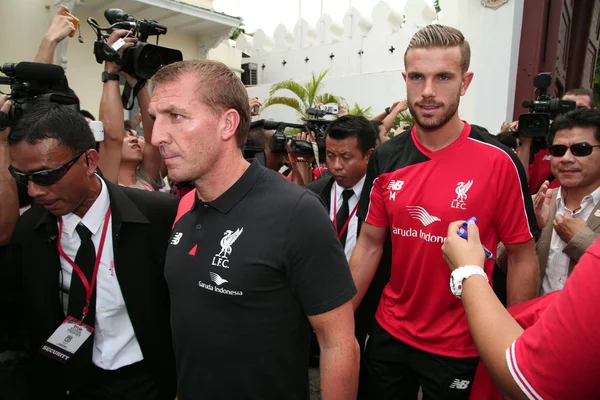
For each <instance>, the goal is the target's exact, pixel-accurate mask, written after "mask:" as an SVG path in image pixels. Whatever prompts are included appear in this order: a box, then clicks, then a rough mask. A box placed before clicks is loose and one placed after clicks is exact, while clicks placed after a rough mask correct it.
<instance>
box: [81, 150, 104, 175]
mask: <svg viewBox="0 0 600 400" xmlns="http://www.w3.org/2000/svg"><path fill="white" fill-rule="evenodd" d="M84 156H85V162H86V164H87V170H86V174H87V175H88V176H92V175H93V174H95V173H96V168H98V161H99V160H100V155H99V154H98V152H97V151H96V150H95V149H90V150H88V151H87V152H86V153H85V155H84Z"/></svg>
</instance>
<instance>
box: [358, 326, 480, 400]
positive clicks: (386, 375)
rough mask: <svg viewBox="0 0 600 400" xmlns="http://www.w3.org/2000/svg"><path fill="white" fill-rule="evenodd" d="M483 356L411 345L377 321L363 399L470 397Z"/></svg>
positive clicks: (366, 363) (369, 346)
mask: <svg viewBox="0 0 600 400" xmlns="http://www.w3.org/2000/svg"><path fill="white" fill-rule="evenodd" d="M478 362H479V358H477V357H475V358H453V357H443V356H438V355H435V354H431V353H427V352H425V351H422V350H419V349H416V348H414V347H412V346H409V345H407V344H405V343H403V342H401V341H399V340H398V339H396V338H395V337H393V336H392V335H390V334H389V333H387V332H386V331H385V329H383V328H382V327H381V326H380V325H379V324H378V323H377V322H375V323H374V325H373V329H372V330H371V335H370V337H369V339H368V341H367V344H366V348H365V356H364V359H363V363H362V367H361V376H360V388H359V399H361V400H372V399H377V400H399V399H410V400H416V399H417V394H418V392H419V387H421V388H422V390H423V400H442V399H457V400H462V399H464V400H468V398H469V394H470V392H471V383H472V382H473V378H474V377H475V371H476V369H477V364H478Z"/></svg>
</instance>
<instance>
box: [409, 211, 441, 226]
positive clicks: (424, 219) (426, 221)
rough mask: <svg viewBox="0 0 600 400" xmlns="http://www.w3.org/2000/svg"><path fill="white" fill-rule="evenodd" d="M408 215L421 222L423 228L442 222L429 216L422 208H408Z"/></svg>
mask: <svg viewBox="0 0 600 400" xmlns="http://www.w3.org/2000/svg"><path fill="white" fill-rule="evenodd" d="M406 208H407V209H408V213H409V214H410V216H411V217H413V218H414V219H418V220H419V221H421V223H422V224H423V226H427V225H431V224H433V223H434V222H436V221H441V220H440V219H439V218H438V217H434V216H433V215H431V214H429V213H428V212H427V210H426V209H424V208H423V207H420V206H406Z"/></svg>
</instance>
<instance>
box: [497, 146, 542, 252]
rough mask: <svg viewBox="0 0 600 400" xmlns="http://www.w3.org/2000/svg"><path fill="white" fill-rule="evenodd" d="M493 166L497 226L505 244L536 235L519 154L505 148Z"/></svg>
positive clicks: (531, 205)
mask: <svg viewBox="0 0 600 400" xmlns="http://www.w3.org/2000/svg"><path fill="white" fill-rule="evenodd" d="M499 151H502V150H499ZM494 170H495V173H496V176H497V181H496V185H497V188H496V190H497V196H496V212H495V213H494V215H495V220H494V229H495V231H496V232H497V233H498V236H499V239H500V241H501V242H502V243H504V244H517V243H524V242H527V241H528V240H530V239H531V238H533V234H532V228H531V226H532V225H531V224H533V226H535V215H534V213H533V202H532V199H531V195H530V194H529V190H528V189H527V178H526V176H525V170H524V169H523V167H522V166H521V165H520V163H519V162H518V159H516V156H515V157H514V158H512V157H511V156H510V155H508V154H507V153H506V152H504V151H502V155H501V157H499V158H498V162H497V163H496V164H495V165H494Z"/></svg>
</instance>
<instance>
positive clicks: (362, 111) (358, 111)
mask: <svg viewBox="0 0 600 400" xmlns="http://www.w3.org/2000/svg"><path fill="white" fill-rule="evenodd" d="M348 114H350V115H360V116H362V117H365V118H366V119H371V118H372V117H373V113H371V106H369V107H367V108H362V107H361V106H360V105H359V104H358V103H356V102H355V103H354V105H353V106H352V108H351V109H349V110H348Z"/></svg>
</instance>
